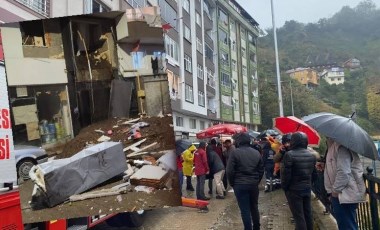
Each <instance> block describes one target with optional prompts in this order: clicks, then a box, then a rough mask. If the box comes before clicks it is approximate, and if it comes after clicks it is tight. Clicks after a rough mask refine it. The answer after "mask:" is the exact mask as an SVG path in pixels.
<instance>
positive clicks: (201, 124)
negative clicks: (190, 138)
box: [199, 121, 205, 130]
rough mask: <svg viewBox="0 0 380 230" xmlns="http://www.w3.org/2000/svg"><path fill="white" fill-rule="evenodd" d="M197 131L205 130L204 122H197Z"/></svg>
mask: <svg viewBox="0 0 380 230" xmlns="http://www.w3.org/2000/svg"><path fill="white" fill-rule="evenodd" d="M199 129H200V130H203V129H205V122H204V121H199Z"/></svg>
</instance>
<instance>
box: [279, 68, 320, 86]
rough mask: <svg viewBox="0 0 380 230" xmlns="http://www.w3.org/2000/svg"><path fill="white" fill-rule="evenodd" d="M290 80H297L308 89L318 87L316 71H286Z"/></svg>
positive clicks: (308, 69)
mask: <svg viewBox="0 0 380 230" xmlns="http://www.w3.org/2000/svg"><path fill="white" fill-rule="evenodd" d="M286 73H287V74H289V76H290V77H291V78H292V79H295V80H297V81H298V82H299V83H301V84H302V85H305V86H306V87H307V88H309V89H313V88H316V87H318V85H319V76H318V73H317V71H315V70H314V69H311V68H296V69H291V70H288V71H286Z"/></svg>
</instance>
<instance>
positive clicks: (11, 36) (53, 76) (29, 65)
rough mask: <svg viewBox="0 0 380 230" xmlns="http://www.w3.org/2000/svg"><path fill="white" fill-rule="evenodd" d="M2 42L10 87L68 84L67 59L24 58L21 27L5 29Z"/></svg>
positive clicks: (3, 29)
mask: <svg viewBox="0 0 380 230" xmlns="http://www.w3.org/2000/svg"><path fill="white" fill-rule="evenodd" d="M2 41H3V49H4V55H5V57H6V71H7V79H8V84H9V86H16V85H26V84H27V85H41V84H62V83H67V74H66V63H65V59H49V58H24V55H23V50H22V45H21V44H22V38H21V32H20V28H19V27H3V28H2ZM20 67H22V68H20Z"/></svg>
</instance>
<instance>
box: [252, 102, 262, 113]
mask: <svg viewBox="0 0 380 230" xmlns="http://www.w3.org/2000/svg"><path fill="white" fill-rule="evenodd" d="M252 109H253V114H258V113H259V111H260V109H259V104H258V103H257V102H253V103H252Z"/></svg>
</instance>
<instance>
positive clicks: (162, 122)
mask: <svg viewBox="0 0 380 230" xmlns="http://www.w3.org/2000/svg"><path fill="white" fill-rule="evenodd" d="M141 122H144V123H141ZM145 123H146V124H147V125H146V124H145ZM143 124H145V125H143ZM133 126H134V127H133ZM132 127H133V128H136V127H138V128H139V132H140V133H141V138H138V139H132V138H130V139H129V140H128V137H130V134H129V133H130V130H131V128H132ZM109 131H111V132H109ZM135 132H136V129H135ZM109 133H111V134H109ZM103 135H104V136H105V137H108V138H104V137H103V138H104V139H108V141H116V142H119V141H120V142H122V144H123V147H124V148H125V147H128V146H130V145H132V144H134V143H136V142H138V141H140V140H141V139H146V141H145V142H144V143H141V145H140V146H138V147H139V148H140V149H141V148H144V147H145V146H148V145H151V144H153V143H154V142H156V143H157V144H156V145H155V146H154V148H155V150H156V151H163V150H168V149H175V142H174V130H173V118H172V117H171V116H170V115H166V116H163V117H147V118H141V119H139V118H137V119H130V120H128V119H120V118H111V119H108V120H105V121H101V122H97V123H94V124H91V125H89V126H88V127H86V128H84V129H82V130H81V131H80V133H79V134H78V135H77V136H76V137H75V138H74V139H72V140H70V141H69V142H67V143H66V144H65V146H64V148H63V151H62V153H60V154H59V155H58V156H57V159H59V158H67V157H71V156H72V155H74V154H76V153H77V152H79V151H81V150H82V149H84V148H86V147H88V146H89V145H93V144H97V143H99V142H98V139H99V138H100V137H102V136H103ZM100 141H103V140H100ZM131 152H133V151H129V152H127V153H131Z"/></svg>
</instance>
